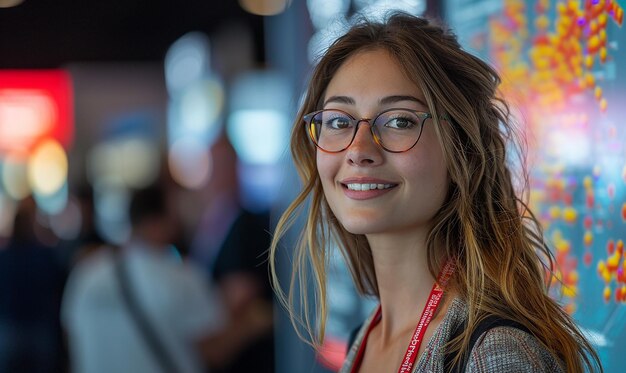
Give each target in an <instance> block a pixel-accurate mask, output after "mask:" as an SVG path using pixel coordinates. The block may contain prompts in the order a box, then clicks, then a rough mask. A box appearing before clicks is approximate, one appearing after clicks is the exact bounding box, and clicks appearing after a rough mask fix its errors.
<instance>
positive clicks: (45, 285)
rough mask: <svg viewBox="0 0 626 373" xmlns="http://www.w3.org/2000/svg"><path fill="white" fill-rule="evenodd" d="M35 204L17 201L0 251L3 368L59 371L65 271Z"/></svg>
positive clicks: (25, 371)
mask: <svg viewBox="0 0 626 373" xmlns="http://www.w3.org/2000/svg"><path fill="white" fill-rule="evenodd" d="M44 229H45V228H44V227H42V226H41V225H40V224H39V223H38V222H37V206H36V204H35V201H34V200H33V198H32V197H28V198H26V199H24V200H22V201H21V202H20V203H19V206H18V209H17V212H16V215H15V219H14V224H13V234H12V236H11V238H10V240H9V243H8V244H7V246H6V247H5V248H4V249H2V250H0V294H2V295H1V296H0V372H21V373H30V372H33V373H34V372H61V371H62V370H63V363H64V360H63V356H64V354H63V348H62V346H63V344H62V334H61V325H60V322H59V321H60V319H59V310H60V305H61V295H62V291H63V283H64V279H65V272H64V271H63V267H62V265H61V261H60V257H59V256H58V255H57V252H56V251H55V248H53V247H48V246H46V245H44V244H43V243H41V242H40V241H39V240H38V239H37V237H38V233H36V232H38V231H42V230H44Z"/></svg>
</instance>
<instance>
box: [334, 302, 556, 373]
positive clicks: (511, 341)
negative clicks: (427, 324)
mask: <svg viewBox="0 0 626 373" xmlns="http://www.w3.org/2000/svg"><path fill="white" fill-rule="evenodd" d="M374 315H375V312H374V313H372V314H371V315H370V317H369V318H368V319H367V320H366V321H365V322H364V323H363V326H362V327H361V329H360V330H359V332H358V334H357V336H356V339H355V341H354V343H353V344H352V346H351V348H350V350H349V351H348V355H347V357H346V360H345V362H344V364H343V367H342V368H341V370H340V373H349V372H350V370H351V369H352V365H353V364H354V359H355V357H356V354H357V351H358V349H359V347H360V345H361V343H363V337H364V335H365V331H366V329H367V326H368V325H370V323H371V321H372V318H373V317H374ZM466 318H467V305H466V304H465V302H464V301H463V300H462V299H460V298H455V299H453V300H452V302H451V304H450V307H449V308H448V312H447V313H446V315H445V317H444V319H443V321H442V322H441V324H439V326H438V327H437V329H436V330H435V332H434V334H433V336H432V337H431V339H430V340H429V341H428V345H427V346H426V348H425V350H424V353H423V354H422V355H421V356H419V357H418V360H417V361H416V363H415V366H414V368H413V373H416V372H431V373H443V372H444V357H445V351H444V348H443V346H444V345H445V344H446V343H447V342H448V340H449V339H450V337H451V335H452V334H453V333H454V330H455V328H456V327H457V326H459V325H461V324H463V323H464V322H465V319H466ZM398 364H399V362H398ZM465 372H469V373H479V372H481V373H483V372H484V373H486V372H489V373H498V372H502V373H518V372H519V373H522V372H523V373H526V372H546V373H547V372H549V373H560V372H563V369H562V368H561V366H560V365H559V363H558V362H557V360H555V359H554V358H553V357H552V355H550V353H549V352H548V351H547V350H546V349H545V348H544V347H543V346H542V345H541V344H540V343H539V341H538V340H537V339H536V338H535V337H533V336H532V335H530V334H528V333H526V332H524V331H522V330H520V329H517V328H514V327H509V326H498V327H495V328H493V329H490V330H489V331H487V332H485V333H484V334H483V335H481V336H480V337H479V338H478V340H477V341H476V344H475V345H474V348H473V349H472V351H471V353H470V356H469V360H468V361H467V366H466V370H465Z"/></svg>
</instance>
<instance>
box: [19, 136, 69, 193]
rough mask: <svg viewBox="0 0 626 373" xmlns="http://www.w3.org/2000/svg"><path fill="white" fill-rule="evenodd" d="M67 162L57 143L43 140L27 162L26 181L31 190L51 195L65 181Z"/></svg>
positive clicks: (63, 151)
mask: <svg viewBox="0 0 626 373" xmlns="http://www.w3.org/2000/svg"><path fill="white" fill-rule="evenodd" d="M67 172H68V160H67V155H66V154H65V150H64V149H63V147H62V146H61V144H59V142H58V141H56V140H53V139H48V140H44V141H43V142H42V143H41V144H39V145H38V146H37V147H36V148H35V149H34V151H33V154H32V155H31V156H30V158H29V160H28V180H29V182H30V185H31V188H32V190H33V191H34V192H35V193H37V194H41V195H52V194H54V193H55V192H56V191H58V190H59V189H60V188H61V187H62V186H63V184H65V182H66V181H67Z"/></svg>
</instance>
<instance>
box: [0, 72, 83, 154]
mask: <svg viewBox="0 0 626 373" xmlns="http://www.w3.org/2000/svg"><path fill="white" fill-rule="evenodd" d="M72 96H73V95H72V86H71V81H70V76H69V74H68V73H67V72H65V71H63V70H0V155H2V154H15V155H25V154H28V153H29V152H30V151H31V150H32V149H33V147H34V146H35V145H36V144H37V143H38V142H39V141H41V140H42V139H47V138H53V139H56V140H57V141H59V142H60V143H61V144H62V145H63V146H64V147H65V148H67V147H69V145H70V144H71V142H72V138H73V134H74V115H73V110H74V109H73V104H72V98H73V97H72Z"/></svg>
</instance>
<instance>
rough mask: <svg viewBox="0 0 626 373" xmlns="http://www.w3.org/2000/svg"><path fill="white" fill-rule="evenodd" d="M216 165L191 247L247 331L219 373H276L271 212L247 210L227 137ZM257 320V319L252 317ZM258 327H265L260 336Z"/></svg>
mask: <svg viewBox="0 0 626 373" xmlns="http://www.w3.org/2000/svg"><path fill="white" fill-rule="evenodd" d="M211 157H212V158H213V159H216V160H217V159H219V162H215V163H214V166H213V171H212V177H211V180H210V182H209V185H208V186H207V188H206V190H207V191H208V192H209V194H208V198H207V200H206V201H205V203H206V208H205V210H204V212H203V214H202V217H201V219H200V223H199V225H198V228H197V229H196V234H195V236H194V239H193V242H192V245H191V254H192V255H193V256H194V258H197V259H198V260H199V261H200V262H201V263H202V264H203V266H204V267H205V268H206V269H207V271H208V272H209V273H210V274H211V277H212V279H213V280H214V281H215V284H216V285H217V287H218V288H219V290H220V293H221V295H222V301H223V303H224V306H225V309H226V311H227V313H228V318H229V319H230V320H231V322H232V323H235V324H238V325H244V326H245V325H247V324H248V323H250V325H247V326H246V327H245V328H244V330H247V331H248V334H247V335H241V336H240V337H241V339H242V340H241V344H240V349H239V350H238V351H236V352H234V356H233V357H232V358H231V359H229V361H228V362H226V363H225V364H223V365H222V366H221V367H213V368H214V369H213V370H212V371H215V372H218V373H238V372H248V371H250V370H254V371H255V372H273V371H274V331H273V328H272V326H273V319H274V318H273V291H272V288H271V285H270V282H269V277H268V265H267V256H266V255H267V248H268V247H269V245H270V234H269V231H270V215H269V212H268V211H262V212H251V211H249V210H248V209H246V208H244V207H243V206H242V203H241V201H240V194H239V179H238V175H237V162H238V158H237V154H236V152H235V150H234V149H233V147H232V145H231V143H230V142H229V141H228V139H227V138H226V136H224V135H222V136H220V137H219V138H218V140H217V141H216V143H215V144H213V146H212V147H211ZM250 314H254V315H257V317H255V318H251V317H248V315H250ZM255 323H262V324H264V325H266V329H265V330H264V331H263V332H261V333H259V332H258V331H257V330H255V328H254V324H255Z"/></svg>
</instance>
